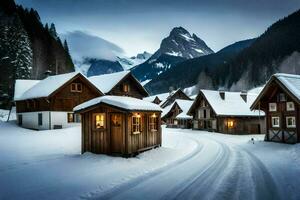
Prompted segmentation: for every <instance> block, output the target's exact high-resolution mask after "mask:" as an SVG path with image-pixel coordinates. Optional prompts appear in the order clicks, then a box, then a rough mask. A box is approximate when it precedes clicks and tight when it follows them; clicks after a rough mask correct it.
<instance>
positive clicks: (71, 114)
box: [68, 113, 74, 123]
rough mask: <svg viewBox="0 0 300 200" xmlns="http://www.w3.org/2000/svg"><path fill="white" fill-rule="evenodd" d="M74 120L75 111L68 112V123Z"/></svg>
mask: <svg viewBox="0 0 300 200" xmlns="http://www.w3.org/2000/svg"><path fill="white" fill-rule="evenodd" d="M72 122H74V114H73V113H68V123H72Z"/></svg>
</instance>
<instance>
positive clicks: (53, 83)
mask: <svg viewBox="0 0 300 200" xmlns="http://www.w3.org/2000/svg"><path fill="white" fill-rule="evenodd" d="M78 74H80V73H79V72H72V73H67V74H60V75H55V76H49V77H47V78H45V79H43V80H41V81H38V82H37V81H36V82H35V83H34V81H33V82H32V83H33V84H31V86H32V87H31V88H29V89H27V90H26V91H25V92H24V93H23V94H22V96H19V97H18V96H15V97H14V100H15V101H19V100H26V99H33V98H41V97H48V96H49V95H50V94H52V93H53V92H54V91H55V90H57V89H58V88H60V87H61V86H63V85H64V84H65V83H66V82H67V81H69V80H71V79H72V78H74V77H75V76H76V75H78ZM17 83H18V82H17ZM20 83H22V82H20ZM22 89H24V86H20V84H18V88H17V89H16V90H15V91H16V92H17V93H16V94H17V95H19V94H20V93H22V92H20V91H22ZM25 89H26V88H25Z"/></svg>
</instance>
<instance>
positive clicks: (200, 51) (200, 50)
mask: <svg viewBox="0 0 300 200" xmlns="http://www.w3.org/2000/svg"><path fill="white" fill-rule="evenodd" d="M193 49H194V50H195V51H197V52H198V53H204V52H203V51H202V49H196V48H193Z"/></svg>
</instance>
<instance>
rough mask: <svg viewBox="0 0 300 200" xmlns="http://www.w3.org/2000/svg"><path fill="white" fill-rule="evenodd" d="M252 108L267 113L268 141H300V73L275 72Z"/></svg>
mask: <svg viewBox="0 0 300 200" xmlns="http://www.w3.org/2000/svg"><path fill="white" fill-rule="evenodd" d="M251 109H261V110H263V111H264V112H265V113H266V127H267V134H266V137H265V140H266V141H274V142H283V143H297V142H300V126H299V125H300V75H292V74H282V73H278V74H274V75H273V76H272V77H271V78H270V80H269V81H268V82H267V84H266V85H265V87H264V88H263V90H262V91H261V93H260V94H259V96H258V97H257V98H256V100H255V101H254V102H253V104H252V106H251ZM297 124H298V125H297Z"/></svg>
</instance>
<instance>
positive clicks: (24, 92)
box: [14, 72, 104, 130]
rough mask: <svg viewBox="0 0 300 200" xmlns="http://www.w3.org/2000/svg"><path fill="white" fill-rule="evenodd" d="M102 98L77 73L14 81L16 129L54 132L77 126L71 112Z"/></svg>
mask: <svg viewBox="0 0 300 200" xmlns="http://www.w3.org/2000/svg"><path fill="white" fill-rule="evenodd" d="M102 95H104V94H103V93H102V92H101V91H100V90H99V89H98V88H96V87H95V86H94V85H93V84H92V83H91V82H90V81H89V80H88V79H87V78H86V77H85V76H83V75H82V74H81V73H78V72H72V73H67V74H61V75H54V76H49V77H47V78H45V79H43V80H16V83H15V94H14V101H15V103H16V113H17V123H18V125H19V126H22V127H25V128H30V129H35V130H45V129H56V128H65V127H69V126H73V125H74V123H76V122H80V115H74V113H73V108H74V107H75V106H77V105H79V104H81V103H83V102H85V101H88V100H90V99H93V98H95V97H99V96H102Z"/></svg>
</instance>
